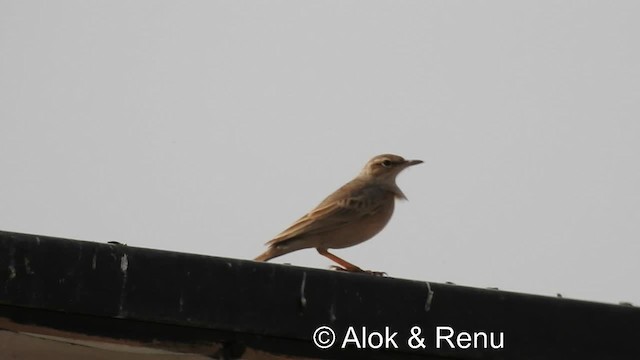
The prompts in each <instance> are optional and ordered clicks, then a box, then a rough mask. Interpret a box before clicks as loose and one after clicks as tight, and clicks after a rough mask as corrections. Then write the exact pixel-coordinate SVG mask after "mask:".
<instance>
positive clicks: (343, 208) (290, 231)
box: [255, 154, 422, 272]
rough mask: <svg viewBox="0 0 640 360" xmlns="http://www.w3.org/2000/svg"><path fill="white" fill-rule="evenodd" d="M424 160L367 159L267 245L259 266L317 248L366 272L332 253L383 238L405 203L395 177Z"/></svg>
mask: <svg viewBox="0 0 640 360" xmlns="http://www.w3.org/2000/svg"><path fill="white" fill-rule="evenodd" d="M421 163H422V160H405V159H404V158H402V157H400V156H398V155H391V154H384V155H378V156H376V157H374V158H373V159H371V160H369V162H367V164H366V165H365V166H364V168H363V169H362V171H361V172H360V174H358V176H356V178H355V179H353V180H351V181H350V182H348V183H347V184H345V185H343V186H342V187H341V188H340V189H338V190H336V191H335V192H334V193H333V194H331V195H329V196H328V197H327V198H326V199H324V200H323V201H322V202H321V203H320V204H319V205H318V206H316V207H315V208H314V209H313V210H311V211H310V212H309V213H308V214H306V215H305V216H303V217H301V218H300V219H299V220H298V221H296V222H295V223H294V224H293V225H291V226H290V227H289V228H287V229H286V230H284V231H283V232H281V233H280V234H278V235H277V236H276V237H275V238H273V239H272V240H270V241H269V242H267V243H266V245H268V246H269V248H268V249H267V251H265V252H264V253H263V254H261V255H260V256H258V257H257V258H256V259H255V260H256V261H267V260H270V259H273V258H275V257H278V256H280V255H284V254H287V253H290V252H292V251H296V250H300V249H307V248H316V250H317V251H318V252H319V253H320V254H321V255H323V256H326V257H327V258H329V259H331V260H333V261H335V262H336V263H338V264H340V266H342V267H335V268H336V269H338V270H344V271H351V272H362V271H364V270H362V269H360V268H359V267H358V266H356V265H353V264H352V263H350V262H348V261H346V260H343V259H341V258H339V257H337V256H335V255H333V254H332V253H330V252H329V251H328V249H342V248H346V247H349V246H353V245H357V244H360V243H361V242H364V241H366V240H369V239H371V238H372V237H373V236H374V235H376V234H377V233H379V232H380V231H381V230H382V229H383V228H384V227H385V225H387V222H389V219H391V215H392V214H393V208H394V203H395V199H406V198H407V197H406V196H405V195H404V194H403V193H402V191H401V190H400V188H399V187H398V185H397V184H396V176H397V175H398V174H399V173H400V172H401V171H402V170H404V169H406V168H407V167H409V166H412V165H417V164H421Z"/></svg>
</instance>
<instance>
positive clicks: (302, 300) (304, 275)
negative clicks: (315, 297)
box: [300, 271, 307, 309]
mask: <svg viewBox="0 0 640 360" xmlns="http://www.w3.org/2000/svg"><path fill="white" fill-rule="evenodd" d="M306 284H307V272H306V271H305V272H303V273H302V283H301V284H300V306H302V308H303V309H304V308H305V307H307V298H306V297H305V296H304V287H305V285H306Z"/></svg>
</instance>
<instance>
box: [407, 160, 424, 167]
mask: <svg viewBox="0 0 640 360" xmlns="http://www.w3.org/2000/svg"><path fill="white" fill-rule="evenodd" d="M423 162H424V161H422V160H407V162H406V164H407V165H406V166H413V165H418V164H422V163H423Z"/></svg>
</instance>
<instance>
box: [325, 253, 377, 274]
mask: <svg viewBox="0 0 640 360" xmlns="http://www.w3.org/2000/svg"><path fill="white" fill-rule="evenodd" d="M316 250H318V252H319V253H320V255H322V256H326V257H328V258H329V259H331V260H333V261H335V262H337V263H338V264H340V266H342V267H340V266H332V268H334V269H335V270H338V271H348V272H364V273H367V274H371V275H375V276H386V275H387V273H386V272H382V271H371V270H362V269H361V268H360V267H358V266H355V265H353V264H352V263H350V262H348V261H347V260H345V259H342V258H339V257H337V256H335V255H333V254H332V253H330V252H329V251H327V249H321V248H316Z"/></svg>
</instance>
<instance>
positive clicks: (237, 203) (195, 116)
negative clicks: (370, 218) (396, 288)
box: [0, 0, 640, 305]
mask: <svg viewBox="0 0 640 360" xmlns="http://www.w3.org/2000/svg"><path fill="white" fill-rule="evenodd" d="M639 13H640V2H637V1H616V2H605V1H601V2H593V1H529V2H513V1H474V2H457V1H456V2H453V1H437V2H436V1H313V2H311V1H268V2H257V1H188V2H186V1H157V0H153V1H152V0H148V1H139V0H138V1H53V2H52V1H5V0H2V1H0V79H1V80H0V124H1V126H0V169H1V170H0V171H1V176H0V199H1V200H0V229H2V230H7V231H17V232H26V233H35V234H42V235H51V236H59V237H70V238H76V239H83V240H91V241H99V242H106V241H111V240H113V241H119V242H122V243H127V244H128V245H129V246H139V247H148V248H158V249H167V250H174V251H181V252H189V253H199V254H207V255H215V256H224V257H233V258H240V259H252V258H253V257H255V256H256V255H258V254H259V253H260V252H262V251H263V250H264V249H265V248H264V245H263V244H264V242H265V241H267V240H269V239H270V238H271V237H273V236H274V235H276V234H277V233H279V232H280V231H281V230H283V229H284V228H286V227H287V226H289V225H290V224H291V223H292V222H293V221H295V220H296V219H297V218H299V217H300V216H302V215H303V214H304V213H305V212H307V211H308V210H310V209H311V208H312V207H314V206H315V205H316V204H317V203H318V202H319V201H321V200H322V199H323V198H324V197H325V196H326V195H328V194H329V193H331V192H332V191H334V190H335V189H336V188H338V187H339V186H340V185H342V184H343V183H344V182H346V181H348V180H350V179H351V178H352V177H353V176H355V175H356V174H357V173H358V172H359V171H360V169H361V167H362V166H363V165H364V163H365V162H366V161H367V160H368V159H369V158H371V157H372V156H374V155H377V154H380V153H395V154H399V155H402V156H404V157H406V158H411V159H422V160H424V161H425V163H424V164H423V165H420V166H416V167H414V168H411V169H409V170H408V171H405V172H404V173H402V174H401V175H400V176H399V178H398V183H399V185H400V187H401V188H402V189H403V191H404V192H405V194H406V195H407V196H408V198H409V199H410V200H409V201H408V202H402V203H399V204H397V206H396V213H395V214H394V217H393V219H392V220H391V222H390V223H389V225H388V226H387V227H386V228H385V230H384V231H383V232H382V233H380V234H379V235H378V236H376V237H375V238H373V239H372V240H370V241H368V242H366V243H364V244H361V245H359V246H356V247H352V248H349V249H344V250H336V251H335V253H336V254H337V255H338V256H341V257H344V258H345V259H347V260H349V261H351V262H353V263H355V264H357V265H360V266H361V267H363V268H367V269H373V270H380V271H386V272H387V273H388V274H389V275H390V276H393V277H402V278H409V279H417V280H425V281H433V282H444V281H452V282H455V283H457V284H461V285H468V286H477V287H490V286H495V287H499V288H500V289H504V290H511V291H520V292H527V293H535V294H543V295H552V296H555V294H556V293H562V294H563V295H564V296H565V297H571V298H579V299H587V300H596V301H605V302H615V303H617V302H619V301H629V302H632V303H634V304H636V305H638V304H640V287H638V285H637V284H638V278H639V275H638V274H640V261H639V259H640V186H639V184H640V144H639V142H640V41H638V34H640V25H639V22H638V14H639ZM274 261H276V262H289V263H292V264H296V265H303V266H311V267H318V268H325V269H326V268H328V266H329V265H331V262H330V261H329V260H328V259H325V258H323V257H321V256H319V255H318V254H317V253H316V252H315V251H314V250H304V251H300V252H297V253H294V254H290V255H286V256H283V257H281V258H278V259H275V260H274Z"/></svg>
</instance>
